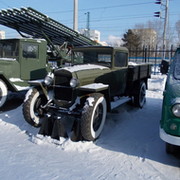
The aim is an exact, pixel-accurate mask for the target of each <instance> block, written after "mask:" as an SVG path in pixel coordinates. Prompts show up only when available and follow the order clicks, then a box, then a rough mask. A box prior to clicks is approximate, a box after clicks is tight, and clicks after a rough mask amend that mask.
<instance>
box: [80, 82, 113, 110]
mask: <svg viewBox="0 0 180 180" xmlns="http://www.w3.org/2000/svg"><path fill="white" fill-rule="evenodd" d="M96 92H98V93H101V94H103V95H104V97H105V99H106V103H107V111H108V112H110V111H111V97H110V90H109V85H107V84H102V83H92V84H88V85H84V86H80V87H79V93H80V94H82V95H85V94H90V93H96Z"/></svg>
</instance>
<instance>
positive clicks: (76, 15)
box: [73, 0, 78, 31]
mask: <svg viewBox="0 0 180 180" xmlns="http://www.w3.org/2000/svg"><path fill="white" fill-rule="evenodd" d="M73 29H74V30H75V31H78V0H74V21H73Z"/></svg>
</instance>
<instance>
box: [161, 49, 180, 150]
mask: <svg viewBox="0 0 180 180" xmlns="http://www.w3.org/2000/svg"><path fill="white" fill-rule="evenodd" d="M163 95H164V98H163V105H162V115H161V120H160V131H159V132H160V138H161V139H162V140H163V141H165V142H166V152H167V153H178V152H179V150H180V48H178V49H177V50H176V53H175V55H174V58H173V60H172V62H171V64H170V68H169V72H168V75H167V80H166V85H165V90H164V93H163Z"/></svg>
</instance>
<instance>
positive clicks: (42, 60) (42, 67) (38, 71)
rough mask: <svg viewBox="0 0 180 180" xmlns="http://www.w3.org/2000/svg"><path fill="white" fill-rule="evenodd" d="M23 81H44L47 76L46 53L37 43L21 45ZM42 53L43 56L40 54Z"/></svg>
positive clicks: (23, 43)
mask: <svg viewBox="0 0 180 180" xmlns="http://www.w3.org/2000/svg"><path fill="white" fill-rule="evenodd" d="M21 53H22V54H21V79H23V80H35V79H42V78H44V77H45V75H46V51H45V52H43V51H42V50H41V44H40V43H37V42H36V43H35V42H22V43H21ZM40 53H42V54H40Z"/></svg>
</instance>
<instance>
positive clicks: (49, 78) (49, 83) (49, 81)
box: [44, 76, 53, 86]
mask: <svg viewBox="0 0 180 180" xmlns="http://www.w3.org/2000/svg"><path fill="white" fill-rule="evenodd" d="M44 83H45V84H46V85H47V86H49V85H51V84H52V83H53V78H52V77H51V76H46V77H45V79H44Z"/></svg>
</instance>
